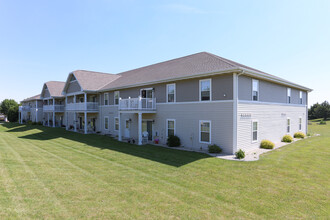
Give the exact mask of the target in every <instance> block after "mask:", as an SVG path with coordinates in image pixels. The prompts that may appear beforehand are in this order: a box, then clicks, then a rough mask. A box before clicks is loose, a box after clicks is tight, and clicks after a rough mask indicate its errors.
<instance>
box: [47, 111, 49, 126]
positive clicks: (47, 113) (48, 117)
mask: <svg viewBox="0 0 330 220" xmlns="http://www.w3.org/2000/svg"><path fill="white" fill-rule="evenodd" d="M47 121H48V122H47V123H48V124H47V126H48V127H49V112H47Z"/></svg>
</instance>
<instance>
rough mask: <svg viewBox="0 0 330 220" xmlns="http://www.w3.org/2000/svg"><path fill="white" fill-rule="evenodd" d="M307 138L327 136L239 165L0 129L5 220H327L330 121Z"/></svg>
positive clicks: (46, 131)
mask: <svg viewBox="0 0 330 220" xmlns="http://www.w3.org/2000/svg"><path fill="white" fill-rule="evenodd" d="M310 131H311V132H312V133H318V134H321V136H320V137H313V138H309V139H306V140H303V141H298V142H296V143H294V144H291V145H287V146H285V147H283V148H281V149H278V150H276V151H273V152H270V153H268V154H266V155H263V156H262V157H261V159H260V160H259V161H256V162H237V161H226V160H221V159H216V158H211V157H208V156H207V155H204V154H200V153H193V152H184V151H177V150H172V149H166V148H161V147H155V146H136V145H130V144H126V143H119V142H117V141H115V140H113V139H111V138H109V137H105V136H98V135H82V134H77V133H72V132H68V131H65V130H63V129H60V128H45V127H42V126H26V125H18V124H4V125H0V219H4V218H10V219H12V218H17V219H22V218H61V219H62V218H66V219H67V218H71V219H73V218H75V219H76V218H111V219H218V218H235V219H244V218H249V219H265V218H276V219H287V218H314V219H316V218H323V219H326V218H329V217H330V204H329V203H330V200H329V198H330V163H329V162H330V122H328V124H327V125H316V123H315V122H314V123H313V125H311V126H310Z"/></svg>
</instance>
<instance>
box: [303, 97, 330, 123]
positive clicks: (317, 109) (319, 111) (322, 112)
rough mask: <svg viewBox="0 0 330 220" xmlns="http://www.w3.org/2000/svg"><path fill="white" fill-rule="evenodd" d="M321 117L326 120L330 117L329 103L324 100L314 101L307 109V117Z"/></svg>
mask: <svg viewBox="0 0 330 220" xmlns="http://www.w3.org/2000/svg"><path fill="white" fill-rule="evenodd" d="M317 118H323V119H324V120H327V119H328V118H330V104H329V102H328V101H324V102H322V103H321V104H319V103H316V104H314V105H312V106H311V107H310V108H309V109H308V119H317Z"/></svg>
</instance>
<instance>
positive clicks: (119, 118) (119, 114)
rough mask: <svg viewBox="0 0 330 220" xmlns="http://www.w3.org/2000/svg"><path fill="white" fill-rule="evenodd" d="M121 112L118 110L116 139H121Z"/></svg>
mask: <svg viewBox="0 0 330 220" xmlns="http://www.w3.org/2000/svg"><path fill="white" fill-rule="evenodd" d="M120 116H121V113H120V112H118V140H119V141H122V135H121V117H120Z"/></svg>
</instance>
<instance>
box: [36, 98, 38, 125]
mask: <svg viewBox="0 0 330 220" xmlns="http://www.w3.org/2000/svg"><path fill="white" fill-rule="evenodd" d="M36 122H38V100H36Z"/></svg>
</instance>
